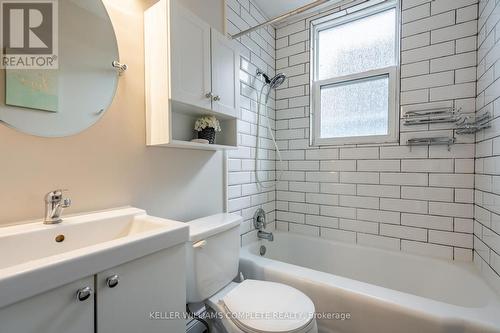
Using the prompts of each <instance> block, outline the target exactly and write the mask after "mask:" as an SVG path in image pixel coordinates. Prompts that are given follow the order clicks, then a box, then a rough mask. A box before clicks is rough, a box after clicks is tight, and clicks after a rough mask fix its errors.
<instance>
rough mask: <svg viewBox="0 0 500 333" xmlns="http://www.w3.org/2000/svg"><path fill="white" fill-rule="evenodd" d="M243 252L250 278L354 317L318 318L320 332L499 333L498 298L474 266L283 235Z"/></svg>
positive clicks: (319, 308)
mask: <svg viewBox="0 0 500 333" xmlns="http://www.w3.org/2000/svg"><path fill="white" fill-rule="evenodd" d="M261 245H264V246H265V247H266V248H267V252H266V254H265V255H264V256H260V254H259V248H260V246H261ZM241 252H242V253H241V260H240V269H241V271H242V273H243V274H244V276H245V277H246V278H254V279H261V280H268V281H276V282H282V283H286V284H288V285H290V286H293V287H295V288H297V289H299V290H301V291H302V292H304V293H305V294H307V295H308V296H309V297H310V298H311V299H312V300H313V302H314V304H315V306H316V311H317V312H318V315H327V314H328V313H330V314H331V313H344V314H346V313H349V314H350V316H351V319H350V320H339V319H321V317H320V318H318V324H319V328H320V332H349V333H351V332H352V333H389V332H397V333H413V332H415V333H434V332H439V333H468V332H474V333H476V332H477V333H479V332H500V300H499V296H498V295H497V294H496V293H495V292H494V291H493V289H491V288H490V287H489V286H488V285H487V284H486V283H485V282H484V281H483V279H482V278H481V277H480V276H479V274H478V272H477V271H476V268H475V266H474V265H473V264H471V263H470V264H469V263H454V262H448V261H444V260H436V259H432V258H426V257H420V256H414V255H409V254H404V253H398V252H391V251H385V250H378V249H373V248H368V247H362V246H358V245H351V244H344V243H339V242H333V241H328V240H324V239H318V238H312V237H307V236H302V235H296V234H292V233H282V232H276V233H275V237H274V242H268V241H258V242H254V243H251V244H249V245H247V246H244V247H243V248H242V251H241Z"/></svg>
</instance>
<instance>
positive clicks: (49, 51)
mask: <svg viewBox="0 0 500 333" xmlns="http://www.w3.org/2000/svg"><path fill="white" fill-rule="evenodd" d="M0 18H1V20H2V22H1V24H0V28H1V34H0V38H1V46H2V62H1V66H2V67H3V68H10V69H11V68H18V69H56V68H58V61H57V51H58V43H57V42H58V41H57V37H58V34H57V32H58V31H57V28H58V26H57V18H58V17H57V0H45V1H37V0H31V1H24V0H17V1H14V0H0Z"/></svg>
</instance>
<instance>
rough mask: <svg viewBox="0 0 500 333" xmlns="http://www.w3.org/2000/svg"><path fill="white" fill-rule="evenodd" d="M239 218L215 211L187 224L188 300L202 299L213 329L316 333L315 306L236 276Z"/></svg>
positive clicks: (284, 289) (279, 287) (283, 289)
mask: <svg viewBox="0 0 500 333" xmlns="http://www.w3.org/2000/svg"><path fill="white" fill-rule="evenodd" d="M241 220H242V218H241V216H238V215H234V214H217V215H213V216H209V217H205V218H201V219H197V220H194V221H191V222H189V234H190V235H189V237H190V243H188V249H187V302H188V303H201V302H204V303H205V305H206V306H207V308H208V311H209V314H210V315H211V317H212V318H211V319H213V320H210V321H209V322H210V324H211V330H212V333H215V332H228V333H241V332H245V333H276V332H282V333H284V332H293V333H317V331H318V329H317V325H316V320H315V318H314V304H313V303H312V301H311V300H310V299H309V297H307V296H306V295H305V294H303V293H302V292H300V291H299V290H297V289H294V288H292V287H289V286H287V285H284V284H281V283H274V282H268V281H256V280H244V281H243V282H241V283H235V282H233V279H235V278H236V277H237V276H238V264H239V253H240V223H241Z"/></svg>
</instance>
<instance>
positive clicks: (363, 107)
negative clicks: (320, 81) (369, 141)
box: [320, 75, 389, 138]
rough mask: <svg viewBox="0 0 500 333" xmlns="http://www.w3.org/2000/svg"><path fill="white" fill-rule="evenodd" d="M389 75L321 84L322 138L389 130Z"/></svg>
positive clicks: (382, 133)
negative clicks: (328, 84) (326, 84)
mask: <svg viewBox="0 0 500 333" xmlns="http://www.w3.org/2000/svg"><path fill="white" fill-rule="evenodd" d="M388 94H389V76H388V75H383V76H378V77H373V78H369V79H362V80H357V81H350V82H344V83H340V84H334V85H330V86H324V87H322V88H321V128H320V131H321V132H320V133H321V138H344V137H358V136H369V135H388V134H389V132H388V131H389V112H388V110H389V102H388V101H389V96H388Z"/></svg>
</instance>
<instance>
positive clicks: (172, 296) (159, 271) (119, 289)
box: [96, 245, 186, 333]
mask: <svg viewBox="0 0 500 333" xmlns="http://www.w3.org/2000/svg"><path fill="white" fill-rule="evenodd" d="M184 265H185V247H184V245H181V246H177V247H174V248H172V249H168V250H164V251H160V252H157V253H155V254H152V255H149V256H147V257H145V258H141V259H139V260H135V261H132V262H129V263H126V264H124V265H121V266H118V267H114V268H112V269H109V270H106V271H104V272H102V273H99V274H97V275H96V290H97V299H96V309H97V312H96V316H97V332H98V333H116V332H120V333H137V332H141V333H156V332H158V333H164V332H184V331H185V329H186V322H185V321H184V320H182V319H176V318H175V317H174V318H170V317H167V315H168V316H170V314H171V313H172V314H178V315H180V314H182V313H184V311H185V308H184V306H185V299H186V277H185V270H184V268H183V267H184Z"/></svg>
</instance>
